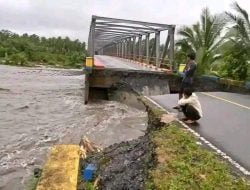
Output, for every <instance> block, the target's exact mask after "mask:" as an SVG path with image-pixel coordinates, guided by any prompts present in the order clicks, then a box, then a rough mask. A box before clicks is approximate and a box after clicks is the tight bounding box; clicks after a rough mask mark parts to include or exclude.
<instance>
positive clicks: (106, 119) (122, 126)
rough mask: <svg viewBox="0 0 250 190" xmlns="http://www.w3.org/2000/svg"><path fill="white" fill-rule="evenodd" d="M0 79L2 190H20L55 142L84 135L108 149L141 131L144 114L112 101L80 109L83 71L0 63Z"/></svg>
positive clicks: (75, 141) (71, 141) (76, 139)
mask: <svg viewBox="0 0 250 190" xmlns="http://www.w3.org/2000/svg"><path fill="white" fill-rule="evenodd" d="M0 81H1V84H0V189H1V190H10V189H11V190H19V189H25V187H26V185H27V183H28V182H27V180H28V179H29V178H30V176H31V175H33V170H34V168H41V167H42V166H43V164H44V162H45V161H46V157H47V153H48V152H49V150H50V148H51V147H52V146H54V145H56V144H79V142H80V140H81V137H82V135H86V136H88V138H89V139H90V140H91V141H92V142H94V143H96V144H98V145H99V146H102V147H107V146H109V145H111V144H114V143H118V142H122V141H125V140H130V139H136V138H138V136H141V135H143V134H144V130H145V129H146V123H147V117H146V112H144V111H141V110H138V109H135V108H132V107H129V106H127V105H125V104H122V103H119V102H116V101H105V100H98V101H96V102H92V103H91V104H89V105H84V99H83V96H84V75H83V71H82V70H65V69H45V68H44V69H43V68H21V67H14V66H4V65H0ZM104 136H105V137H107V138H103V137H104Z"/></svg>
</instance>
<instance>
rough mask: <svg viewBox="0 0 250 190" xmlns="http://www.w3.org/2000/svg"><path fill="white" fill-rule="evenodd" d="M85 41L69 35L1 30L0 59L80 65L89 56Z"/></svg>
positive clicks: (4, 61) (13, 62)
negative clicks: (29, 33) (53, 35)
mask: <svg viewBox="0 0 250 190" xmlns="http://www.w3.org/2000/svg"><path fill="white" fill-rule="evenodd" d="M85 56H86V50H85V43H84V42H80V41H79V40H71V39H69V38H68V37H66V38H62V37H57V38H55V37H52V38H45V37H39V36H37V35H35V34H32V35H28V34H23V35H18V34H16V33H13V32H11V31H8V30H1V31H0V63H1V64H9V65H21V66H35V65H50V66H53V67H64V68H80V67H81V65H82V63H83V61H84V60H85Z"/></svg>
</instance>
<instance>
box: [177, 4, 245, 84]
mask: <svg viewBox="0 0 250 190" xmlns="http://www.w3.org/2000/svg"><path fill="white" fill-rule="evenodd" d="M232 7H233V10H234V11H235V14H234V13H231V12H225V13H223V14H220V15H212V14H211V13H210V12H209V9H208V8H205V9H204V10H203V11H202V13H201V18H200V21H199V22H197V23H196V24H194V25H192V26H185V27H183V28H181V29H180V30H179V31H178V34H179V35H180V36H181V39H180V40H178V41H177V42H176V47H177V51H176V60H177V62H178V63H184V62H185V59H186V54H187V53H189V52H191V51H193V52H196V54H197V63H198V74H215V75H218V76H220V77H226V78H231V79H236V80H250V65H249V64H250V22H249V16H248V13H247V11H245V10H244V9H243V8H241V7H240V5H239V4H238V3H237V2H235V3H234V4H233V6H232Z"/></svg>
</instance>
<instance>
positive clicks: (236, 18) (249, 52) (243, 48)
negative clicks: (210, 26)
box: [224, 2, 250, 80]
mask: <svg viewBox="0 0 250 190" xmlns="http://www.w3.org/2000/svg"><path fill="white" fill-rule="evenodd" d="M232 7H233V9H234V11H235V12H236V14H233V13H231V12H226V15H227V18H228V19H229V21H230V23H231V24H232V26H231V27H229V30H228V33H227V36H228V37H229V39H230V41H231V42H232V45H231V48H230V49H229V50H228V51H226V52H225V55H224V57H225V58H224V62H225V63H226V65H225V66H226V67H225V70H227V74H228V76H229V77H231V78H234V79H239V80H245V79H246V78H247V75H248V73H247V70H249V60H250V22H249V16H248V13H247V11H246V10H244V9H243V8H242V7H240V5H239V4H238V3H237V2H234V3H233V4H232ZM249 77H250V76H249Z"/></svg>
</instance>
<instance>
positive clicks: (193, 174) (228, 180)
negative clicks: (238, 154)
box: [140, 97, 250, 190]
mask: <svg viewBox="0 0 250 190" xmlns="http://www.w3.org/2000/svg"><path fill="white" fill-rule="evenodd" d="M140 100H141V101H142V102H143V103H144V105H145V106H146V108H147V111H148V116H149V127H148V131H149V135H150V141H151V142H152V143H153V146H154V147H155V148H154V155H155V158H154V159H155V166H154V168H152V169H151V170H150V171H149V174H148V179H147V181H146V184H145V189H148V190H150V189H152V190H153V189H154V190H155V189H158V190H166V189H170V190H182V189H188V190H189V189H190V190H196V189H197V190H200V189H202V190H203V189H204V190H210V189H214V190H230V189H235V190H236V189H237V190H248V189H250V182H249V180H247V179H246V178H244V177H241V176H239V175H236V174H233V172H232V167H230V166H229V164H228V163H227V162H225V161H224V160H222V159H221V158H219V157H218V156H217V155H216V154H215V153H214V152H212V151H210V150H208V149H205V148H204V147H202V146H200V145H199V144H197V140H198V139H197V138H196V137H194V136H193V135H192V134H191V133H189V132H188V131H187V130H185V129H184V128H182V127H181V126H180V124H179V123H177V122H172V123H170V124H163V123H162V122H160V120H161V117H162V115H163V114H166V112H164V111H163V110H161V109H159V108H158V107H156V106H155V105H154V104H152V102H150V101H148V100H147V99H145V98H143V97H140ZM234 173H235V172H234Z"/></svg>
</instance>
